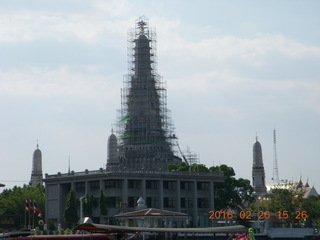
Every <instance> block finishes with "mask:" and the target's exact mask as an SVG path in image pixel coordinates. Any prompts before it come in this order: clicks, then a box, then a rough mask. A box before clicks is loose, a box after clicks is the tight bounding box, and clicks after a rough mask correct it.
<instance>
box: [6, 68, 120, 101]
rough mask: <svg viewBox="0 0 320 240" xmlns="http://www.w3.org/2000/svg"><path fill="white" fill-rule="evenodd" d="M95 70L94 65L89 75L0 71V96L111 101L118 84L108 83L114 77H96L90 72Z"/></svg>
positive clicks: (60, 70) (65, 70) (64, 70)
mask: <svg viewBox="0 0 320 240" xmlns="http://www.w3.org/2000/svg"><path fill="white" fill-rule="evenodd" d="M95 68H96V67H95V66H88V72H89V73H88V74H83V73H74V72H72V71H70V69H68V68H67V67H60V68H57V69H53V70H43V69H40V68H33V69H31V70H29V71H25V72H4V71H0V79H1V81H0V94H1V95H7V96H8V95H11V96H33V97H34V96H36V97H38V96H40V97H50V96H66V97H74V96H75V97H87V98H88V97H90V98H99V97H105V96H108V97H109V98H112V97H114V96H115V95H117V94H118V89H119V85H120V84H119V81H117V80H115V81H112V80H111V79H114V78H115V76H112V75H109V76H101V75H96V74H94V73H92V70H95ZM107 79H109V81H108V80H107ZM106 92H108V94H106Z"/></svg>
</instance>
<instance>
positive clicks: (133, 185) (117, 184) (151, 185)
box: [76, 180, 210, 191]
mask: <svg viewBox="0 0 320 240" xmlns="http://www.w3.org/2000/svg"><path fill="white" fill-rule="evenodd" d="M104 184H105V188H122V186H123V180H105V181H104ZM193 184H194V183H193V182H191V181H181V182H180V189H181V190H192V189H193ZM159 185H160V181H156V180H146V188H147V189H154V190H157V189H159ZM89 187H90V190H98V189H99V188H100V182H99V181H92V182H89ZM141 187H142V181H141V180H128V188H129V189H141ZM163 188H164V189H169V190H176V189H177V182H176V181H163ZM209 189H210V184H209V183H208V182H197V190H206V191H207V190H209ZM76 190H77V191H84V190H85V182H77V183H76Z"/></svg>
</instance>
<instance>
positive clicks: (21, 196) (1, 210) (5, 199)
mask: <svg viewBox="0 0 320 240" xmlns="http://www.w3.org/2000/svg"><path fill="white" fill-rule="evenodd" d="M26 200H27V201H28V202H29V201H30V200H31V202H33V201H34V200H35V201H36V202H37V206H38V208H39V209H40V211H41V212H42V218H44V217H45V216H44V214H45V211H44V209H45V189H44V187H43V185H39V186H37V187H31V186H30V185H23V187H18V186H14V187H13V188H12V189H4V190H3V192H2V193H1V194H0V215H20V216H21V219H22V220H23V221H22V223H21V225H22V226H27V225H30V224H31V223H30V221H33V217H34V219H35V220H34V222H35V224H37V223H38V219H40V217H38V214H37V213H34V216H29V212H28V213H27V216H26V218H25V217H24V216H25V214H26ZM30 219H32V220H30ZM25 221H26V222H25ZM22 226H21V227H22Z"/></svg>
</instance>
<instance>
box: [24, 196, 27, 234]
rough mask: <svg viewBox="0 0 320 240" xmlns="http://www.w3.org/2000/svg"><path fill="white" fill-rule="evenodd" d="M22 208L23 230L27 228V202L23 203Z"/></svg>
mask: <svg viewBox="0 0 320 240" xmlns="http://www.w3.org/2000/svg"><path fill="white" fill-rule="evenodd" d="M24 204H25V207H24V228H27V200H26V201H25V203H24Z"/></svg>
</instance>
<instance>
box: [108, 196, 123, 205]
mask: <svg viewBox="0 0 320 240" xmlns="http://www.w3.org/2000/svg"><path fill="white" fill-rule="evenodd" d="M107 201H108V207H120V203H121V198H120V197H108V198H107Z"/></svg>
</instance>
